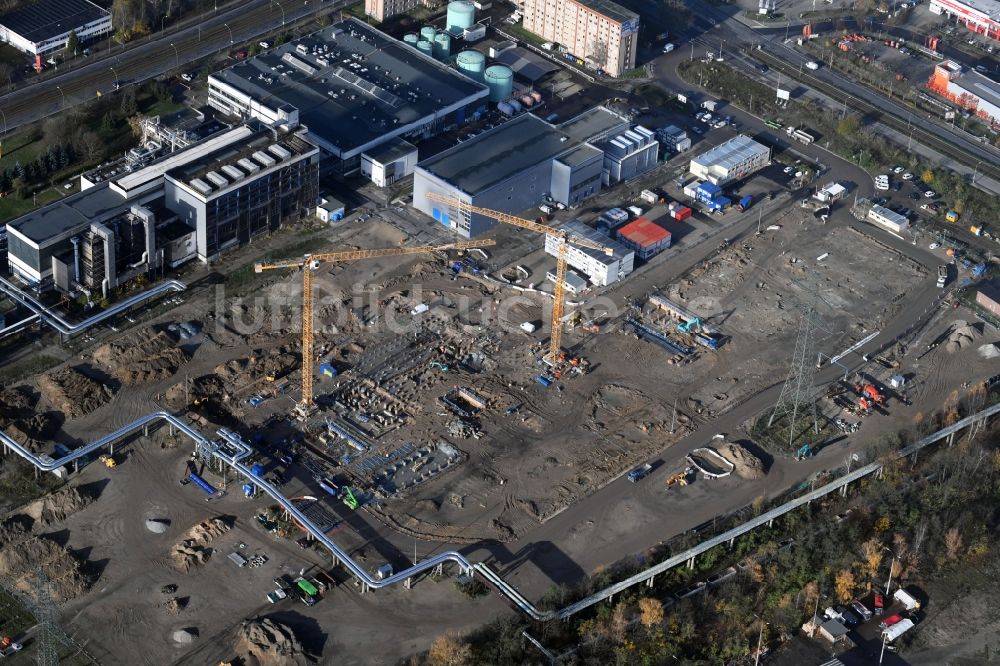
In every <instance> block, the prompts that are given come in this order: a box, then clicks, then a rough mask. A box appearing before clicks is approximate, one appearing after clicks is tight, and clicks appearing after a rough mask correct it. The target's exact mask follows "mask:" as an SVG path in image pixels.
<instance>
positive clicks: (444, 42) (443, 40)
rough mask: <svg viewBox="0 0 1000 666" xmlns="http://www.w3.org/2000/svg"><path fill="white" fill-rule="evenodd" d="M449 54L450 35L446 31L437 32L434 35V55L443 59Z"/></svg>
mask: <svg viewBox="0 0 1000 666" xmlns="http://www.w3.org/2000/svg"><path fill="white" fill-rule="evenodd" d="M450 55H451V35H449V34H448V33H447V32H439V33H438V34H437V35H435V36H434V57H435V58H437V59H438V60H444V59H445V58H447V57H448V56H450Z"/></svg>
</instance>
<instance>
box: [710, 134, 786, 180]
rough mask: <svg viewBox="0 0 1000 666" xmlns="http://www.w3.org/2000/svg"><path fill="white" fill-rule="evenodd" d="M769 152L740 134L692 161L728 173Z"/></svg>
mask: <svg viewBox="0 0 1000 666" xmlns="http://www.w3.org/2000/svg"><path fill="white" fill-rule="evenodd" d="M769 152H770V148H768V147H767V146H765V145H763V144H760V143H757V142H756V141H754V140H753V139H751V138H750V137H748V136H747V135H745V134H738V135H736V136H734V137H733V138H732V139H730V140H729V141H725V142H723V143H720V144H719V145H718V146H716V147H715V148H712V149H711V150H709V151H707V152H704V153H702V154H701V155H699V156H698V157H695V158H694V159H692V160H691V161H692V162H695V163H697V164H700V165H701V166H703V167H705V168H708V167H712V166H719V167H722V168H723V169H726V170H727V171H728V170H729V169H733V168H735V167H737V166H739V165H740V164H742V163H743V162H745V161H746V160H748V159H750V158H751V157H753V156H755V155H759V154H761V153H765V154H766V153H769Z"/></svg>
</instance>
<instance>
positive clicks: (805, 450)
mask: <svg viewBox="0 0 1000 666" xmlns="http://www.w3.org/2000/svg"><path fill="white" fill-rule="evenodd" d="M814 455H816V451H814V450H813V447H812V446H810V445H809V444H803V445H802V446H800V447H799V449H798V451H796V452H795V459H796V460H805V459H806V458H812V457H813V456H814Z"/></svg>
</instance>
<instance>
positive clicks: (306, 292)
mask: <svg viewBox="0 0 1000 666" xmlns="http://www.w3.org/2000/svg"><path fill="white" fill-rule="evenodd" d="M495 243H496V241H493V240H488V239H487V240H478V241H465V242H460V243H448V244H446V245H418V246H414V247H388V248H378V249H374V250H344V251H341V252H324V253H319V254H307V255H305V256H304V257H302V258H301V259H289V260H287V261H279V262H275V263H273V264H260V263H258V264H254V267H253V269H254V272H255V273H263V272H264V271H270V270H274V269H278V268H300V269H302V402H300V403H299V405H300V408H301V410H302V412H303V413H308V411H309V410H310V409H311V408H312V404H313V354H312V347H313V293H312V291H313V290H312V273H313V271H315V270H316V269H318V268H319V267H320V265H322V264H325V263H344V262H349V261H359V260H361V259H376V258H379V257H401V256H406V255H412V254H428V253H430V252H439V251H440V252H443V251H446V250H468V249H471V248H477V247H487V246H490V245H494V244H495Z"/></svg>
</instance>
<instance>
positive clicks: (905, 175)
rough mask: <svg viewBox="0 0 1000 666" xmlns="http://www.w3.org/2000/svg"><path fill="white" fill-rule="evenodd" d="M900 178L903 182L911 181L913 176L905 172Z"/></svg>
mask: <svg viewBox="0 0 1000 666" xmlns="http://www.w3.org/2000/svg"><path fill="white" fill-rule="evenodd" d="M901 178H902V179H903V180H913V174H912V173H910V172H909V171H907V172H906V173H904V174H903V175H902V176H901Z"/></svg>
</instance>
